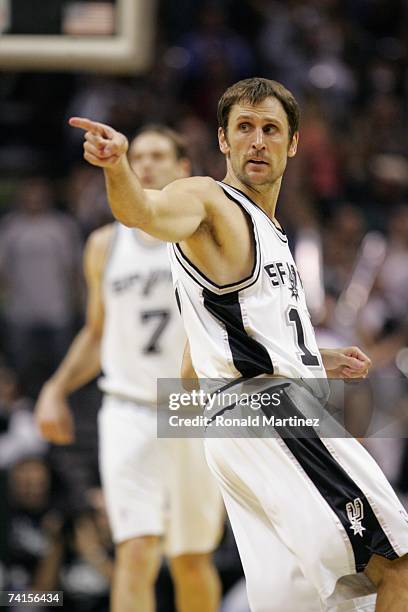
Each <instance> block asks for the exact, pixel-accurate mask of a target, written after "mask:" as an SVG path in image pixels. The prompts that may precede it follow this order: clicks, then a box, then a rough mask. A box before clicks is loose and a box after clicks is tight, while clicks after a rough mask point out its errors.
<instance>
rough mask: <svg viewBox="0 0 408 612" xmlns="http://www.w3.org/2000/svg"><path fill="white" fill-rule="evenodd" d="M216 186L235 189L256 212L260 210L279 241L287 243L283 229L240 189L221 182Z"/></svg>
mask: <svg viewBox="0 0 408 612" xmlns="http://www.w3.org/2000/svg"><path fill="white" fill-rule="evenodd" d="M218 184H219V185H220V186H221V187H222V186H223V185H225V186H226V187H230V188H231V189H235V191H238V193H240V194H241V195H242V196H243V197H244V198H246V199H247V200H248V202H250V203H251V204H253V205H254V206H255V208H257V209H258V210H260V211H261V212H262V214H263V215H264V216H265V217H266V218H267V219H268V221H269V223H270V224H271V225H272V227H273V229H274V230H276V231H277V232H279V233H278V234H277V236H278V238H279V240H281V242H284V243H285V244H286V243H287V242H288V236H287V234H286V232H285V230H284V228H283V227H282V229H281V228H280V227H278V226H277V225H275V223H274V222H273V221H272V219H271V218H270V217H268V215H267V214H266V212H265V211H264V210H263V208H261V207H260V206H259V205H258V204H257V203H256V202H254V200H252V198H250V197H249V196H247V195H246V193H244V192H243V191H241V190H240V189H238V188H237V187H233V186H232V185H228V183H224V182H223V181H218ZM279 234H282V236H285V238H282V236H280V235H279Z"/></svg>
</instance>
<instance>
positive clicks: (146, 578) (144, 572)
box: [111, 536, 160, 612]
mask: <svg viewBox="0 0 408 612" xmlns="http://www.w3.org/2000/svg"><path fill="white" fill-rule="evenodd" d="M115 552H116V562H115V570H114V578H113V586H112V594H111V612H141V610H143V612H153V611H154V609H155V603H154V583H155V582H156V578H157V574H158V572H159V568H160V544H159V538H158V537H157V536H143V537H138V538H132V539H130V540H126V542H122V543H121V544H118V545H117V546H116V551H115Z"/></svg>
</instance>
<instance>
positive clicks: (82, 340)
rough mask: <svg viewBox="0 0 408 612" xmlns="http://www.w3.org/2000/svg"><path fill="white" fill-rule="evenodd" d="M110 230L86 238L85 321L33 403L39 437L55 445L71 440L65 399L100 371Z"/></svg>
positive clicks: (107, 228) (67, 442) (106, 229)
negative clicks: (104, 291) (106, 263)
mask: <svg viewBox="0 0 408 612" xmlns="http://www.w3.org/2000/svg"><path fill="white" fill-rule="evenodd" d="M112 231H113V226H107V227H105V228H102V229H101V230H97V231H96V232H94V233H93V234H91V236H90V238H89V239H88V242H87V244H86V247H85V253H84V270H85V278H86V283H87V290H88V300H87V314H86V322H85V325H84V327H83V328H82V329H81V330H80V332H79V333H78V334H77V336H76V337H75V339H74V340H73V342H72V344H71V346H70V348H69V350H68V353H67V355H66V356H65V358H64V360H63V361H62V363H61V364H60V366H59V368H58V369H57V371H56V372H55V373H54V375H53V376H52V377H51V378H50V379H49V380H48V381H47V382H46V383H45V385H44V386H43V388H42V390H41V393H40V395H39V398H38V401H37V404H36V408H35V416H36V421H37V424H38V426H39V429H40V431H41V434H42V435H43V436H44V437H45V438H46V439H47V440H49V441H50V442H54V443H55V444H69V443H71V442H72V441H73V439H74V428H73V420H72V415H71V411H70V408H69V406H68V403H67V400H66V398H67V396H68V395H69V394H70V393H72V392H73V391H75V390H76V389H79V388H80V387H82V386H83V385H84V384H86V383H87V382H89V381H91V380H92V379H93V378H95V376H96V375H97V374H98V373H99V372H100V367H101V366H100V343H101V337H102V331H103V323H104V309H103V301H102V287H101V285H102V278H103V270H104V267H105V261H106V256H107V252H108V248H109V245H110V243H111V240H112Z"/></svg>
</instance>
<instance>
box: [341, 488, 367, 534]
mask: <svg viewBox="0 0 408 612" xmlns="http://www.w3.org/2000/svg"><path fill="white" fill-rule="evenodd" d="M346 512H347V518H348V520H349V521H350V529H352V530H353V533H354V535H357V534H358V535H359V536H361V537H363V531H365V527H363V526H362V524H361V521H362V520H363V518H364V506H363V502H362V501H361V499H360V498H359V497H356V499H355V500H354V501H352V502H348V503H347V504H346Z"/></svg>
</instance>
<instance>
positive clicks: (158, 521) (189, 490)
mask: <svg viewBox="0 0 408 612" xmlns="http://www.w3.org/2000/svg"><path fill="white" fill-rule="evenodd" d="M99 463H100V471H101V478H102V484H103V489H104V493H105V498H106V503H107V509H108V515H109V520H110V525H111V529H112V533H113V539H114V541H115V542H116V543H119V542H123V541H124V540H127V539H129V538H133V537H137V536H143V535H163V536H164V548H165V552H166V554H167V555H169V556H177V555H180V554H186V553H206V552H210V551H212V550H214V548H216V546H217V544H218V541H219V538H220V536H221V533H222V527H223V522H224V506H223V503H222V498H221V495H220V493H219V488H218V486H217V483H216V481H215V479H214V477H213V475H212V474H211V472H210V470H209V469H208V467H207V463H206V460H205V456H204V447H203V441H202V440H201V439H169V440H167V439H159V440H158V439H157V432H156V412H155V410H153V409H152V408H148V407H145V406H139V405H137V404H135V403H134V402H132V401H128V400H123V399H120V398H117V397H113V396H105V398H104V400H103V404H102V408H101V410H100V413H99Z"/></svg>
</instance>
